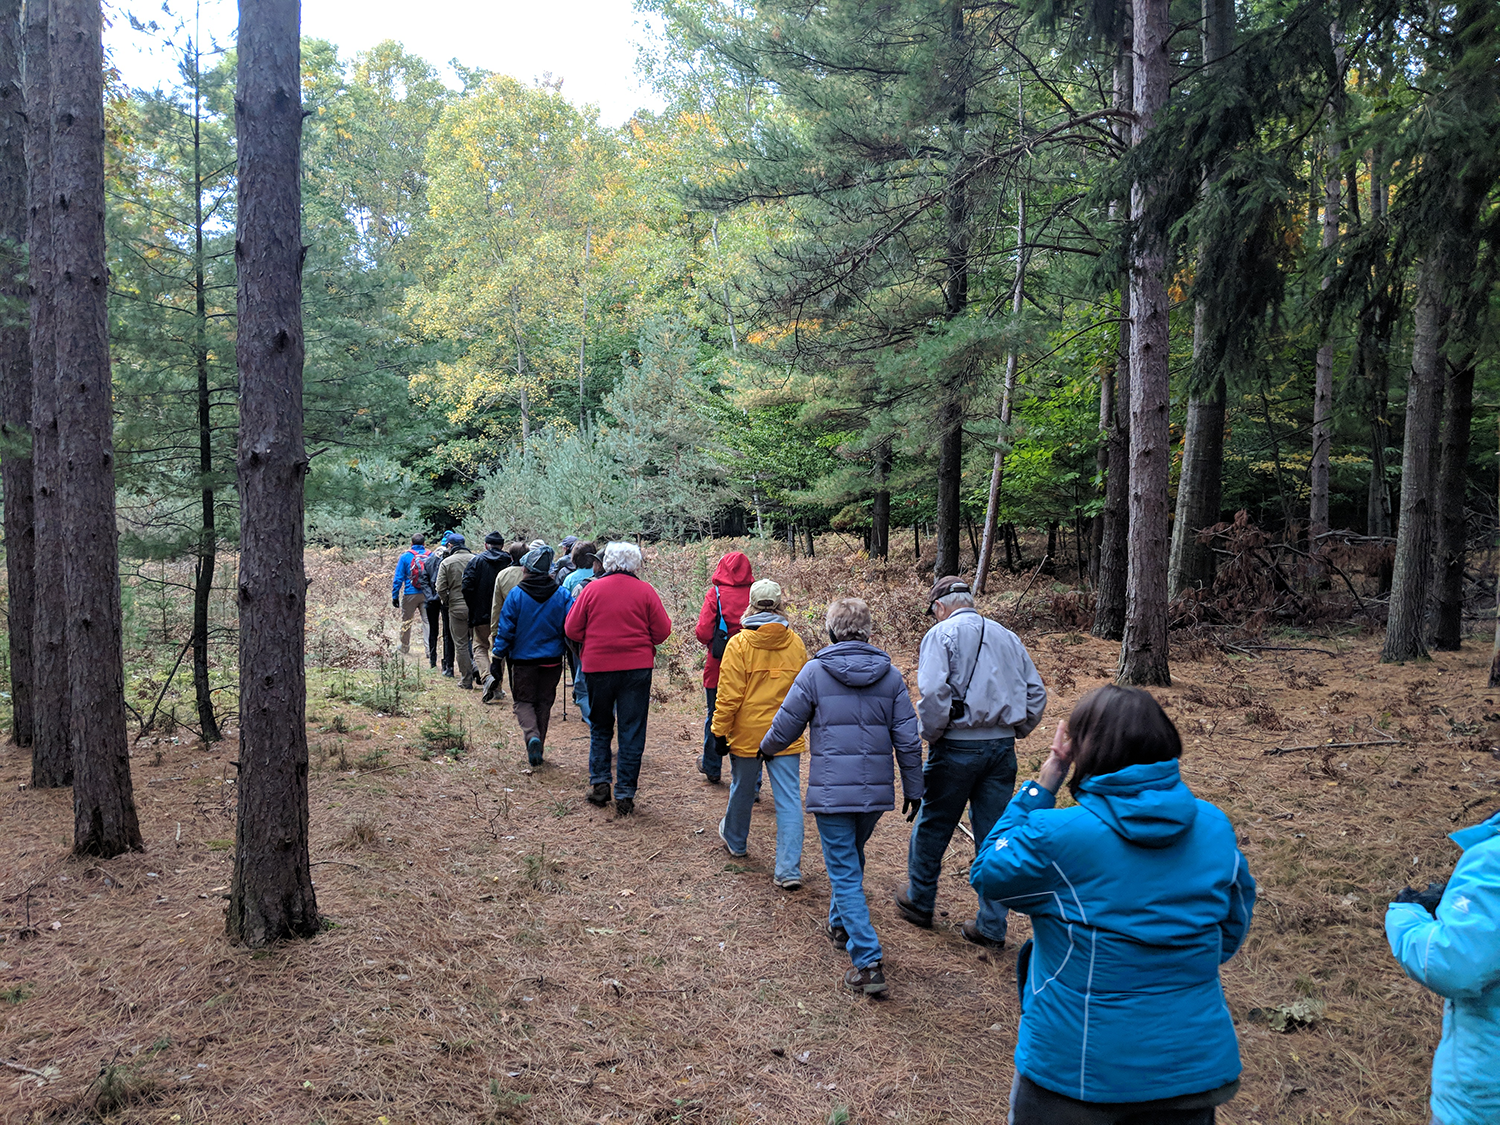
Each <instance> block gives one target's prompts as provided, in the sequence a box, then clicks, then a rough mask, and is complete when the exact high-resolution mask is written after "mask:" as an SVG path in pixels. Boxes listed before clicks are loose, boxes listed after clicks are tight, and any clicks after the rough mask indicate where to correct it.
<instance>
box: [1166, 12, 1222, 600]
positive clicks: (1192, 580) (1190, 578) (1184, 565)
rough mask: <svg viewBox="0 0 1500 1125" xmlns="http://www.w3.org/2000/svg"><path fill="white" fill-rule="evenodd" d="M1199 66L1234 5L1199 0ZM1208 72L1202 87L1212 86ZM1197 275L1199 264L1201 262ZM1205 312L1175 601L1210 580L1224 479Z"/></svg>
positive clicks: (1218, 400) (1182, 480)
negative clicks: (1207, 536)
mask: <svg viewBox="0 0 1500 1125" xmlns="http://www.w3.org/2000/svg"><path fill="white" fill-rule="evenodd" d="M1202 42H1203V65H1204V67H1205V68H1211V67H1213V65H1214V64H1215V63H1217V62H1218V61H1219V60H1220V59H1222V58H1224V57H1225V56H1226V55H1228V54H1229V52H1230V51H1231V50H1233V48H1234V4H1233V0H1203V30H1202ZM1215 77H1216V75H1215V74H1214V72H1213V71H1212V70H1208V71H1207V73H1205V75H1204V81H1208V82H1212V81H1214V79H1215ZM1217 175H1218V173H1217V171H1216V170H1213V169H1210V170H1208V171H1207V172H1206V173H1205V175H1204V184H1205V187H1208V186H1211V185H1212V184H1213V183H1214V182H1215V180H1216V179H1217ZM1199 268H1200V270H1201V269H1202V268H1203V261H1202V258H1201V256H1200V260H1199ZM1207 318H1208V306H1207V303H1206V302H1205V301H1203V300H1202V299H1199V300H1197V301H1196V302H1195V303H1194V308H1193V379H1194V384H1195V389H1194V390H1193V391H1192V392H1191V393H1190V394H1189V395H1188V408H1187V421H1186V425H1185V426H1184V429H1183V436H1182V472H1181V474H1180V475H1179V477H1178V479H1177V510H1176V516H1175V518H1174V519H1173V521H1172V554H1171V557H1170V560H1169V562H1168V568H1167V592H1168V593H1169V594H1170V595H1171V596H1173V597H1176V596H1177V595H1178V594H1180V593H1182V591H1183V590H1186V589H1189V588H1190V587H1199V586H1210V585H1212V584H1213V580H1214V553H1213V548H1212V547H1210V546H1209V545H1208V544H1207V543H1200V542H1198V533H1199V532H1200V531H1202V530H1203V529H1204V528H1206V527H1211V526H1213V525H1214V524H1216V523H1218V522H1219V505H1220V502H1221V498H1222V496H1223V484H1222V480H1223V475H1224V401H1225V387H1224V375H1223V372H1222V371H1221V372H1219V373H1218V374H1217V375H1216V376H1215V377H1214V378H1213V380H1212V381H1211V382H1210V383H1209V385H1208V386H1207V387H1203V386H1202V384H1201V382H1200V380H1201V379H1202V378H1203V371H1202V367H1203V358H1202V355H1203V345H1204V336H1205V328H1204V325H1205V323H1206V321H1207Z"/></svg>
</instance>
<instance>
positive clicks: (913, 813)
mask: <svg viewBox="0 0 1500 1125" xmlns="http://www.w3.org/2000/svg"><path fill="white" fill-rule="evenodd" d="M921 811H922V799H921V798H920V797H919V798H917V799H916V800H915V801H913V800H912V799H911V798H910V797H908V798H906V800H904V801H902V802H901V815H902V816H904V817H906V819H907V820H908V821H913V820H916V819H917V813H919V812H921Z"/></svg>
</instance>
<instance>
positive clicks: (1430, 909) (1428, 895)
mask: <svg viewBox="0 0 1500 1125" xmlns="http://www.w3.org/2000/svg"><path fill="white" fill-rule="evenodd" d="M1447 889H1448V884H1447V883H1428V884H1427V889H1426V890H1425V891H1414V890H1412V889H1411V888H1410V887H1402V888H1401V893H1400V894H1398V895H1397V896H1396V897H1395V898H1394V899H1392V900H1391V901H1392V902H1414V903H1416V904H1417V905H1418V906H1420V907H1421V908H1422V909H1423V910H1425V911H1427V913H1429V914H1431V915H1432V916H1433V917H1434V918H1436V917H1437V908H1438V903H1440V902H1441V901H1442V900H1443V892H1444V891H1446V890H1447Z"/></svg>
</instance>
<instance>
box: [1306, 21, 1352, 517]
mask: <svg viewBox="0 0 1500 1125" xmlns="http://www.w3.org/2000/svg"><path fill="white" fill-rule="evenodd" d="M1329 35H1330V37H1331V38H1332V39H1333V59H1334V66H1335V69H1336V71H1337V75H1336V77H1337V81H1338V82H1339V84H1340V85H1339V88H1338V89H1337V90H1336V92H1335V93H1334V95H1333V97H1331V98H1330V99H1329V101H1328V143H1327V146H1326V150H1325V153H1324V157H1323V161H1324V168H1323V249H1324V250H1328V249H1330V248H1331V247H1332V246H1333V245H1334V244H1335V243H1336V242H1338V240H1339V212H1340V210H1341V209H1342V207H1343V169H1342V166H1341V162H1342V159H1343V153H1344V148H1343V143H1342V141H1341V140H1340V137H1339V130H1340V128H1341V127H1342V124H1343V116H1344V98H1343V92H1342V83H1343V78H1344V37H1343V35H1342V33H1341V32H1340V31H1339V25H1338V23H1337V22H1335V23H1334V24H1333V25H1332V26H1331V27H1330V28H1329ZM1332 284H1333V279H1332V278H1331V277H1329V276H1327V275H1324V277H1323V280H1322V282H1321V288H1323V289H1327V288H1328V287H1329V286H1330V285H1332ZM1332 450H1333V341H1332V340H1331V339H1329V338H1328V337H1327V335H1325V336H1324V338H1323V342H1322V344H1320V345H1319V346H1318V354H1317V358H1316V360H1315V361H1314V369H1313V428H1312V461H1311V463H1310V464H1309V466H1308V484H1309V486H1310V488H1311V492H1312V495H1311V498H1310V500H1309V502H1308V511H1307V534H1308V537H1309V540H1310V542H1311V543H1312V545H1313V546H1316V543H1317V537H1318V536H1319V535H1322V534H1323V533H1324V532H1325V531H1327V530H1328V526H1329V525H1328V492H1329V480H1328V477H1329V473H1328V467H1329V461H1330V459H1331V454H1332Z"/></svg>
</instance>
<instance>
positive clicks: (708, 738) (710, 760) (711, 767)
mask: <svg viewBox="0 0 1500 1125" xmlns="http://www.w3.org/2000/svg"><path fill="white" fill-rule="evenodd" d="M703 693H704V695H706V696H707V697H708V716H707V717H706V718H705V719H704V720H703V753H702V754H700V755H699V756H698V770H699V772H701V773H702V774H703V776H704V777H706V778H708V780H709V781H718V780H719V779H720V778H722V777H723V776H724V759H723V758H721V757H719V756H718V755H717V754H715V753H714V729H713V728H714V703H715V701H716V700H717V699H718V698H719V689H718V688H712V687H711V688H704V689H703Z"/></svg>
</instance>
